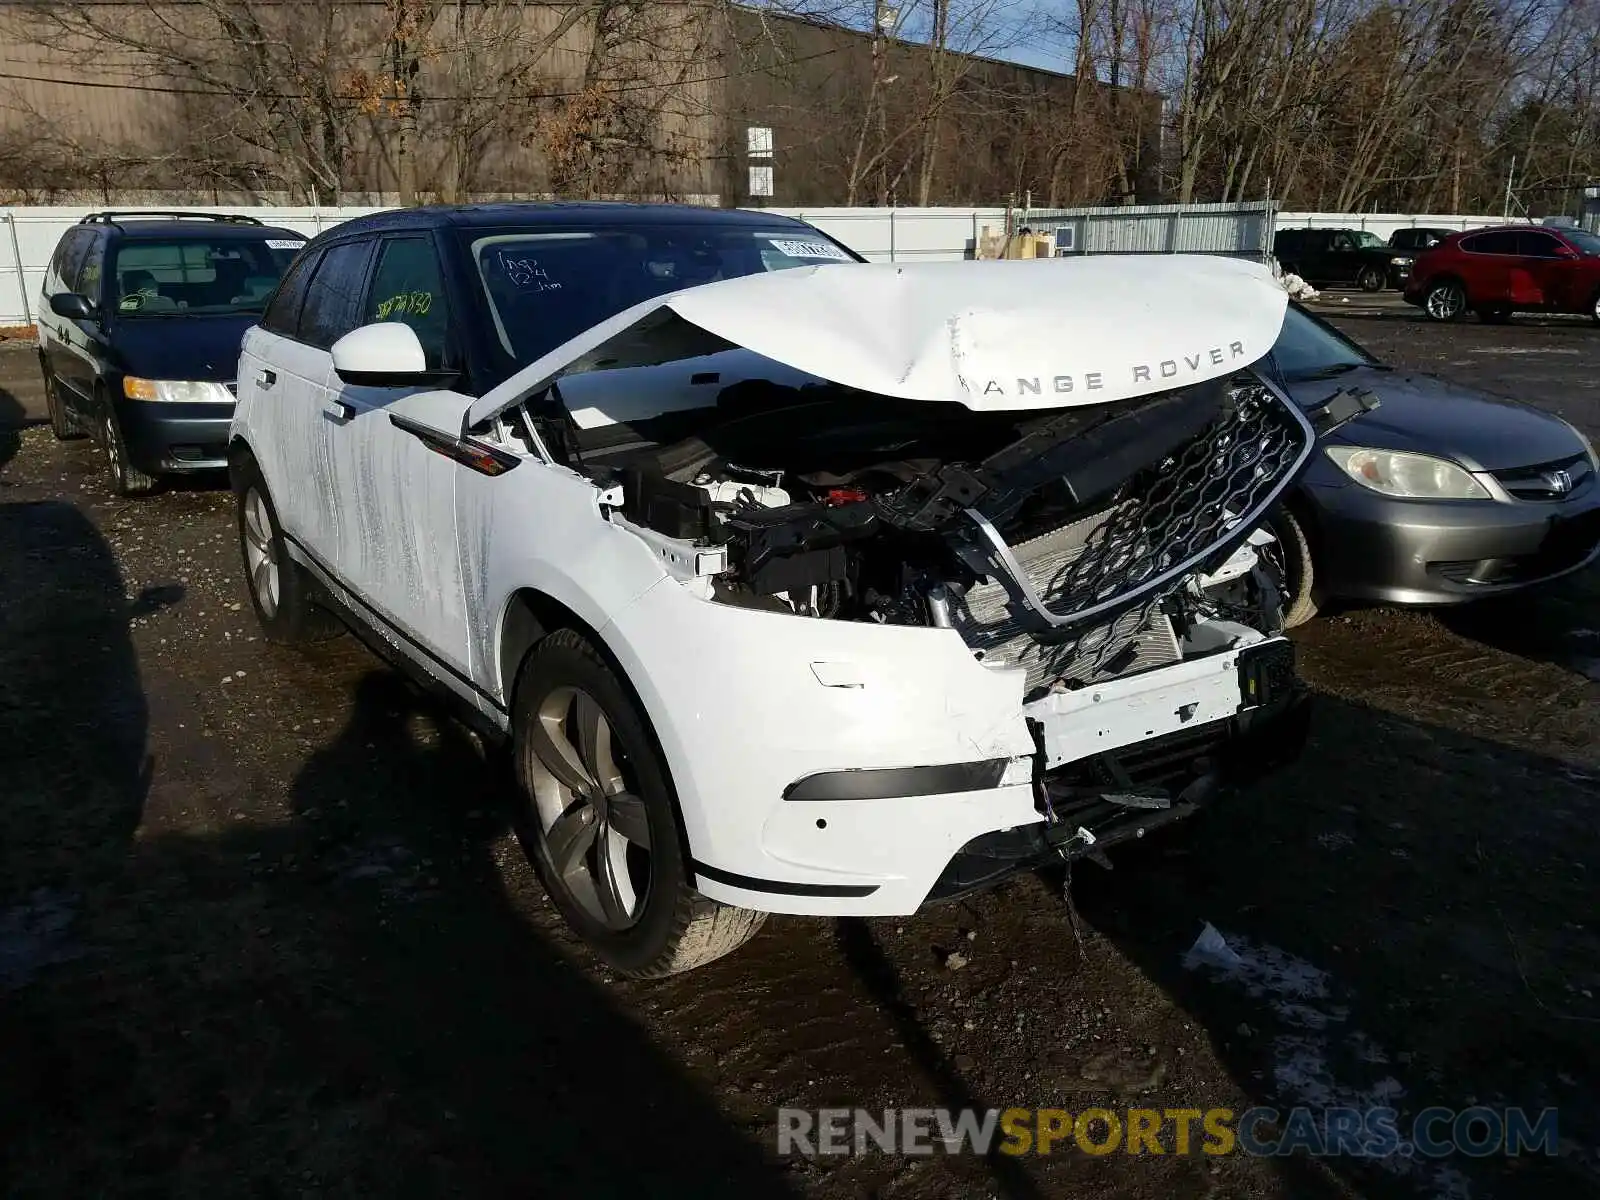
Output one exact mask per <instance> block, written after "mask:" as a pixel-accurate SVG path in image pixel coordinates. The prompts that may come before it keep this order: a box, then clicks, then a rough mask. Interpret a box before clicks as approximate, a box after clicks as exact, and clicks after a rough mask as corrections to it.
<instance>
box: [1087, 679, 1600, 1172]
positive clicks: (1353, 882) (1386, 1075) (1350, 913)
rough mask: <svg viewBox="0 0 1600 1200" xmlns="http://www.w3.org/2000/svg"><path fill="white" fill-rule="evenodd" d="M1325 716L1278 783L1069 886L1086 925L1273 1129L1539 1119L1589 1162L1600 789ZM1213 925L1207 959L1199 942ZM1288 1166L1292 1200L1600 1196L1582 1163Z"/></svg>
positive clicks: (1381, 725) (1511, 761) (1457, 746)
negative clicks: (1304, 1114) (1338, 1115)
mask: <svg viewBox="0 0 1600 1200" xmlns="http://www.w3.org/2000/svg"><path fill="white" fill-rule="evenodd" d="M1317 700H1318V703H1317V709H1316V713H1315V716H1314V725H1313V730H1314V732H1313V738H1312V742H1311V745H1310V746H1309V747H1308V749H1307V751H1306V753H1305V755H1304V757H1303V758H1302V759H1301V760H1300V761H1299V762H1298V763H1297V764H1296V765H1295V766H1294V767H1292V768H1290V769H1289V770H1287V771H1285V772H1283V773H1282V774H1280V775H1277V776H1275V777H1273V778H1272V779H1271V780H1269V781H1268V782H1266V783H1265V784H1263V785H1260V786H1257V787H1255V788H1252V789H1251V790H1249V791H1247V792H1245V793H1243V794H1241V795H1239V796H1237V797H1234V798H1233V799H1232V800H1231V801H1230V802H1228V803H1227V804H1226V805H1225V806H1223V807H1220V808H1218V809H1216V810H1214V811H1213V812H1211V813H1210V814H1208V815H1206V816H1205V817H1204V818H1202V819H1200V820H1198V821H1196V822H1194V823H1192V824H1190V825H1189V826H1188V827H1187V828H1184V827H1179V828H1177V829H1174V830H1173V831H1171V833H1170V834H1169V835H1168V836H1165V837H1163V838H1161V839H1159V840H1158V841H1156V842H1154V843H1152V844H1150V845H1146V846H1140V847H1138V848H1135V849H1132V850H1131V851H1130V852H1128V853H1126V854H1124V855H1123V856H1121V857H1120V858H1119V859H1118V861H1117V863H1116V869H1115V870H1114V871H1113V872H1111V873H1109V874H1108V873H1103V872H1098V871H1092V870H1090V869H1089V868H1083V869H1081V873H1080V874H1079V876H1078V882H1077V884H1076V898H1077V904H1078V906H1079V908H1080V911H1081V912H1082V914H1083V915H1084V916H1085V917H1086V918H1087V919H1088V921H1089V922H1090V923H1091V924H1092V925H1093V926H1094V927H1095V928H1097V929H1098V930H1099V931H1100V932H1101V933H1102V934H1103V935H1104V936H1105V937H1107V938H1108V939H1110V941H1111V942H1112V943H1113V945H1114V946H1115V947H1116V949H1117V951H1119V952H1120V953H1122V954H1125V955H1126V956H1127V957H1128V958H1130V959H1131V960H1132V961H1134V962H1135V963H1136V964H1138V965H1139V967H1140V968H1141V969H1142V970H1143V971H1144V972H1145V973H1146V975H1147V976H1148V977H1149V978H1150V979H1152V980H1154V981H1155V982H1157V983H1158V984H1159V985H1160V986H1161V987H1162V988H1163V989H1165V990H1166V991H1168V992H1169V993H1170V994H1171V995H1172V996H1173V997H1174V998H1175V999H1176V1001H1177V1002H1178V1003H1179V1004H1180V1005H1182V1006H1183V1007H1184V1008H1185V1009H1186V1010H1187V1011H1188V1012H1189V1013H1190V1014H1192V1016H1193V1017H1194V1018H1195V1019H1196V1020H1197V1021H1199V1022H1202V1023H1203V1025H1204V1027H1205V1028H1206V1029H1207V1031H1208V1033H1209V1035H1210V1039H1211V1041H1212V1043H1213V1045H1214V1046H1215V1048H1216V1050H1217V1053H1218V1055H1219V1057H1220V1058H1221V1060H1222V1061H1223V1062H1224V1063H1225V1064H1226V1066H1227V1067H1228V1069H1229V1071H1230V1073H1231V1075H1232V1076H1233V1078H1234V1079H1235V1081H1236V1082H1237V1083H1238V1085H1239V1086H1240V1087H1241V1088H1242V1089H1243V1090H1244V1091H1245V1092H1246V1093H1247V1094H1248V1095H1249V1096H1250V1097H1251V1100H1252V1101H1253V1102H1254V1103H1257V1104H1260V1105H1265V1106H1270V1107H1273V1108H1275V1109H1278V1110H1279V1111H1280V1113H1282V1114H1283V1115H1284V1121H1286V1120H1287V1113H1288V1110H1289V1109H1291V1108H1293V1107H1294V1106H1296V1105H1305V1106H1310V1107H1313V1108H1317V1109H1321V1108H1324V1107H1327V1106H1349V1107H1353V1108H1358V1109H1370V1108H1373V1107H1392V1108H1395V1109H1398V1110H1399V1111H1400V1114H1401V1117H1400V1121H1399V1129H1400V1132H1401V1133H1402V1134H1404V1133H1405V1132H1406V1131H1407V1129H1408V1124H1407V1121H1408V1118H1409V1117H1410V1116H1414V1115H1415V1114H1416V1113H1417V1112H1418V1111H1419V1110H1421V1109H1423V1108H1426V1107H1428V1106H1431V1105H1443V1106H1447V1107H1449V1108H1452V1109H1465V1108H1468V1107H1471V1106H1472V1105H1475V1104H1481V1105H1488V1106H1493V1107H1497V1108H1500V1109H1502V1110H1503V1109H1504V1108H1505V1107H1506V1106H1521V1107H1523V1108H1524V1109H1526V1110H1527V1111H1528V1112H1529V1113H1530V1115H1531V1116H1533V1117H1537V1115H1538V1114H1539V1113H1540V1112H1541V1111H1542V1110H1544V1109H1546V1108H1550V1107H1555V1108H1558V1109H1559V1118H1558V1119H1559V1129H1560V1137H1561V1138H1562V1139H1563V1141H1562V1145H1563V1147H1564V1149H1567V1150H1570V1147H1571V1145H1577V1146H1586V1147H1593V1146H1594V1145H1595V1144H1596V1142H1597V1140H1600V1107H1597V1105H1596V1100H1595V1097H1594V1095H1593V1093H1592V1092H1590V1091H1589V1090H1588V1084H1587V1081H1589V1080H1592V1079H1593V1078H1594V1077H1595V1073H1596V1072H1597V1071H1600V1039H1597V1038H1596V1030H1597V1028H1600V1002H1597V1001H1596V1000H1595V999H1594V996H1595V995H1597V994H1600V927H1597V925H1596V924H1595V922H1594V909H1593V895H1594V880H1593V878H1592V864H1593V863H1594V862H1596V861H1600V832H1597V829H1596V825H1595V822H1594V799H1595V789H1596V780H1595V779H1594V778H1592V777H1591V776H1589V775H1588V774H1586V773H1585V772H1583V771H1580V770H1575V769H1574V768H1572V767H1571V766H1569V765H1567V764H1563V763H1560V762H1558V761H1555V760H1553V759H1549V758H1542V757H1539V756H1535V755H1531V754H1526V753H1522V752H1519V751H1516V750H1512V749H1509V748H1507V747H1505V746H1502V745H1499V744H1497V743H1493V742H1489V741H1485V740H1482V739H1479V738H1474V737H1471V736H1466V735H1463V734H1459V733H1454V732H1451V731H1449V730H1445V729H1441V728H1438V727H1435V726H1429V725H1423V724H1419V723H1417V722H1414V721H1411V720H1408V719H1405V718H1403V717H1399V716H1396V715H1393V714H1391V713H1388V712H1383V711H1379V710H1377V709H1373V708H1369V707H1367V706H1365V705H1360V704H1354V703H1350V702H1347V701H1343V700H1338V699H1334V698H1331V697H1327V696H1319V697H1318V698H1317ZM1464 780H1465V781H1470V782H1469V783H1468V784H1467V785H1466V786H1463V781H1464ZM1535 798H1536V799H1535ZM1208 924H1209V925H1210V926H1211V927H1212V928H1213V929H1215V930H1216V931H1217V932H1218V934H1220V941H1218V940H1214V939H1207V940H1206V941H1205V942H1200V941H1199V939H1200V935H1201V934H1202V933H1203V932H1204V931H1205V930H1206V928H1207V925H1208ZM1197 942H1199V944H1197ZM1284 1127H1285V1126H1284V1123H1283V1122H1280V1124H1279V1125H1278V1126H1276V1127H1275V1128H1274V1127H1272V1126H1263V1127H1262V1129H1263V1132H1264V1133H1265V1134H1266V1135H1268V1136H1272V1135H1273V1134H1274V1132H1278V1133H1281V1132H1282V1131H1283V1130H1284ZM1569 1141H1570V1145H1569ZM1584 1153H1586V1154H1587V1155H1588V1157H1587V1158H1586V1159H1585V1158H1583V1157H1582V1155H1583V1154H1584ZM1280 1165H1281V1166H1282V1168H1283V1169H1284V1171H1285V1175H1286V1178H1289V1179H1292V1180H1294V1181H1295V1182H1294V1194H1296V1195H1301V1194H1308V1195H1309V1194H1313V1190H1312V1182H1313V1179H1314V1178H1315V1177H1316V1176H1317V1175H1318V1174H1320V1173H1322V1172H1323V1171H1326V1172H1328V1173H1329V1174H1328V1175H1323V1178H1328V1177H1329V1176H1330V1175H1331V1176H1332V1177H1338V1178H1340V1179H1342V1181H1343V1182H1344V1183H1345V1184H1346V1185H1348V1186H1352V1187H1355V1188H1357V1189H1359V1190H1360V1191H1361V1192H1362V1194H1371V1195H1380V1194H1381V1195H1388V1194H1392V1195H1395V1196H1397V1197H1398V1196H1410V1195H1416V1194H1418V1191H1419V1189H1420V1191H1421V1192H1422V1194H1435V1195H1456V1194H1466V1193H1465V1192H1457V1191H1454V1190H1452V1189H1453V1188H1455V1187H1457V1186H1459V1185H1460V1184H1461V1183H1462V1182H1463V1181H1465V1180H1468V1179H1470V1180H1471V1181H1472V1183H1473V1185H1474V1187H1475V1188H1476V1187H1477V1185H1479V1184H1487V1185H1488V1186H1487V1191H1488V1192H1489V1194H1492V1195H1496V1196H1505V1195H1522V1194H1527V1195H1576V1194H1579V1193H1580V1192H1583V1191H1592V1190H1593V1189H1594V1187H1595V1185H1596V1181H1597V1180H1600V1159H1596V1158H1595V1157H1594V1152H1593V1151H1592V1150H1589V1151H1586V1152H1579V1154H1578V1156H1577V1157H1573V1156H1570V1155H1569V1156H1568V1157H1564V1158H1561V1159H1553V1158H1550V1157H1546V1156H1544V1155H1525V1156H1522V1157H1519V1158H1507V1157H1505V1156H1503V1155H1493V1156H1489V1157H1484V1158H1480V1159H1470V1158H1467V1157H1464V1156H1461V1155H1456V1156H1454V1157H1452V1158H1449V1159H1445V1160H1434V1159H1425V1158H1418V1159H1411V1158H1405V1159H1393V1160H1390V1161H1389V1162H1388V1163H1387V1164H1385V1165H1381V1166H1380V1165H1376V1164H1371V1163H1363V1162H1362V1161H1360V1160H1359V1159H1355V1158H1332V1159H1324V1160H1323V1161H1322V1164H1321V1165H1320V1166H1318V1165H1316V1164H1314V1163H1312V1162H1311V1161H1310V1160H1309V1159H1306V1158H1303V1157H1298V1156H1297V1157H1296V1158H1290V1159H1285V1160H1280ZM1474 1194H1481V1192H1480V1191H1476V1190H1475V1191H1474Z"/></svg>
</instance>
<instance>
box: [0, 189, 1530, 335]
mask: <svg viewBox="0 0 1600 1200" xmlns="http://www.w3.org/2000/svg"><path fill="white" fill-rule="evenodd" d="M104 207H105V206H104V205H75V206H69V207H58V208H43V207H17V208H0V325H20V324H26V323H28V322H31V321H33V320H34V319H35V317H36V316H37V315H38V313H37V308H38V304H39V290H40V287H41V286H42V285H43V283H44V272H45V267H46V266H47V265H48V264H49V262H50V256H51V254H53V253H54V252H55V248H56V243H57V242H58V241H60V240H61V235H62V234H63V233H64V232H65V231H66V230H67V229H68V228H69V227H70V226H72V225H74V224H76V223H77V222H78V221H79V220H81V219H82V218H83V217H84V216H86V215H87V214H88V213H91V212H96V211H100V210H102V209H103V208H104ZM1218 207H1221V206H1207V205H1199V206H1194V208H1195V210H1196V211H1195V214H1194V217H1195V220H1193V221H1191V220H1190V219H1189V217H1183V218H1182V224H1183V225H1184V226H1185V228H1186V229H1187V227H1188V226H1190V225H1193V226H1194V227H1195V228H1196V229H1200V228H1205V227H1209V226H1210V225H1214V224H1216V225H1218V227H1219V228H1220V227H1221V226H1220V224H1218V219H1213V217H1212V215H1211V214H1210V213H1209V212H1207V211H1203V210H1207V209H1211V208H1218ZM119 211H128V212H138V211H167V212H172V211H189V212H225V213H235V214H239V215H242V216H248V217H255V218H256V219H257V220H259V221H263V222H265V223H267V224H270V225H279V226H283V227H285V228H288V229H294V230H297V231H299V232H301V233H304V234H306V235H308V236H311V235H315V234H317V233H320V232H321V231H322V230H324V229H327V228H329V227H331V226H334V225H337V224H339V222H341V221H347V220H349V219H350V218H351V217H357V216H361V215H363V214H365V213H370V212H378V211H380V210H379V209H376V208H358V207H343V208H310V207H307V208H265V207H258V208H237V207H228V206H220V207H218V206H200V205H196V206H190V207H188V208H186V209H185V208H180V209H161V210H153V209H137V208H134V209H127V210H119ZM766 211H769V212H775V213H780V214H782V215H785V216H794V217H799V218H800V219H801V220H804V221H809V222H810V223H811V224H813V225H815V226H816V227H817V228H819V229H821V230H823V231H824V232H826V233H828V234H831V235H832V236H833V237H836V238H838V239H839V241H841V242H843V243H844V244H845V245H847V246H849V247H850V248H851V249H853V250H855V251H857V252H859V253H860V254H862V255H863V256H865V257H866V258H868V259H871V260H872V261H874V262H948V261H958V260H960V259H965V258H970V257H972V255H973V252H974V251H975V249H976V246H977V239H978V235H979V233H980V232H981V231H982V229H983V227H984V226H986V225H987V226H989V227H991V228H993V229H995V230H1000V229H1003V228H1004V227H1005V220H1006V210H1005V209H1004V208H1002V207H974V208H785V209H768V210H766ZM1069 211H1072V212H1078V213H1080V214H1087V213H1089V212H1090V211H1091V210H1069ZM1092 211H1093V213H1094V214H1095V216H1094V219H1095V220H1105V221H1111V222H1112V224H1111V225H1108V226H1107V229H1108V230H1109V229H1113V228H1114V226H1115V221H1116V219H1118V218H1119V217H1126V216H1127V214H1118V213H1117V211H1116V210H1115V209H1097V210H1092ZM1158 211H1159V212H1162V213H1165V212H1169V211H1171V212H1176V211H1177V210H1176V209H1161V210H1156V209H1149V210H1144V209H1140V210H1134V212H1135V213H1136V214H1138V213H1145V212H1150V213H1155V212H1158ZM1033 215H1034V216H1035V217H1037V218H1039V220H1036V222H1035V223H1036V224H1038V225H1041V226H1042V225H1044V224H1048V223H1050V220H1049V218H1048V216H1047V215H1046V214H1045V213H1044V212H1043V211H1042V210H1034V214H1033ZM1015 216H1016V218H1017V220H1018V221H1023V220H1027V219H1029V214H1026V213H1024V212H1022V211H1021V210H1016V212H1015ZM1074 219H1079V218H1074ZM1081 219H1084V220H1087V219H1089V218H1088V217H1087V216H1082V217H1081ZM1229 219H1230V220H1234V218H1229ZM1060 220H1061V218H1057V220H1056V222H1055V223H1060ZM1500 223H1502V222H1501V218H1499V217H1495V216H1482V215H1468V214H1459V213H1458V214H1448V215H1444V214H1429V213H1308V212H1285V213H1279V214H1277V226H1278V228H1280V229H1281V228H1290V227H1296V226H1299V227H1312V228H1328V227H1335V228H1347V229H1367V230H1370V231H1371V232H1373V233H1375V234H1377V235H1378V236H1379V237H1380V238H1385V239H1387V238H1388V236H1389V235H1390V234H1391V233H1393V232H1394V231H1395V230H1396V229H1400V228H1404V227H1406V226H1416V225H1424V226H1435V227H1438V228H1445V229H1475V228H1479V227H1481V226H1484V225H1496V224H1500ZM1161 227H1162V228H1167V224H1166V223H1163V224H1162V226H1161ZM1173 228H1176V226H1173ZM1230 228H1231V226H1230ZM1085 233H1086V234H1087V230H1086V231H1085ZM1231 236H1233V235H1231V234H1230V237H1231ZM1179 244H1183V245H1188V242H1187V241H1185V242H1182V243H1176V242H1171V243H1163V244H1162V245H1161V246H1159V247H1157V246H1155V245H1154V244H1152V247H1151V248H1152V249H1172V248H1174V246H1176V245H1179ZM1207 244H1208V245H1209V243H1207ZM1081 248H1082V249H1086V250H1087V251H1088V252H1090V253H1093V252H1094V251H1095V250H1096V249H1105V248H1114V249H1125V248H1126V247H1125V246H1123V245H1122V243H1121V242H1118V243H1117V245H1116V246H1111V244H1110V243H1107V244H1106V246H1100V245H1099V243H1098V242H1097V241H1096V240H1095V239H1087V240H1086V243H1085V245H1084V246H1083V247H1081ZM1227 248H1228V249H1230V250H1232V251H1234V252H1238V249H1239V247H1238V246H1237V245H1234V244H1232V243H1230V244H1229V246H1228V247H1227Z"/></svg>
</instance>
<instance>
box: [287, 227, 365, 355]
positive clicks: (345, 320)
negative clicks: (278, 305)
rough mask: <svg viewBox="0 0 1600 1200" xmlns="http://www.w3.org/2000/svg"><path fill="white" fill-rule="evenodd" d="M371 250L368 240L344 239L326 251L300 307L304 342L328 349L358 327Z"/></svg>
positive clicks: (300, 335) (313, 274)
mask: <svg viewBox="0 0 1600 1200" xmlns="http://www.w3.org/2000/svg"><path fill="white" fill-rule="evenodd" d="M371 252H372V243H371V242H365V241H364V242H342V243H340V244H339V245H337V246H331V247H329V248H328V250H327V251H326V252H325V253H324V254H323V256H322V261H321V262H319V263H318V264H317V269H316V270H315V271H314V272H313V273H312V275H311V283H310V286H309V287H307V289H306V301H305V305H304V307H303V308H301V310H300V332H299V337H300V340H301V341H302V342H309V343H310V344H311V345H313V346H318V347H320V348H321V349H323V350H326V349H328V347H330V346H332V345H333V344H334V343H335V342H337V341H338V340H339V339H340V338H342V337H343V336H344V335H345V334H347V333H349V332H350V331H351V330H352V329H354V328H355V327H356V323H357V312H358V309H359V306H360V303H361V285H362V284H363V283H364V282H366V274H367V273H366V266H367V259H368V257H369V256H370V254H371Z"/></svg>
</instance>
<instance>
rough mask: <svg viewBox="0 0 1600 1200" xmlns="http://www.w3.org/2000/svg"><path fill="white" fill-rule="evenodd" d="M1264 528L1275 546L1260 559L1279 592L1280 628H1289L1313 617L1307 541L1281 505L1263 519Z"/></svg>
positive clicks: (1312, 575)
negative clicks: (1274, 576) (1280, 600)
mask: <svg viewBox="0 0 1600 1200" xmlns="http://www.w3.org/2000/svg"><path fill="white" fill-rule="evenodd" d="M1267 529H1268V531H1269V532H1271V534H1272V536H1273V537H1274V538H1276V539H1277V544H1276V545H1274V546H1271V547H1268V548H1266V549H1265V550H1264V551H1263V557H1264V558H1265V559H1266V562H1267V568H1268V569H1269V570H1270V571H1271V572H1272V573H1273V574H1274V575H1276V576H1277V584H1278V590H1279V591H1281V592H1282V593H1283V627H1284V628H1285V629H1293V628H1294V627H1295V626H1296V625H1304V624H1305V623H1306V622H1307V621H1309V620H1311V618H1312V617H1314V616H1316V615H1317V601H1316V598H1315V596H1314V594H1313V588H1314V586H1315V583H1316V569H1315V566H1314V564H1313V562H1312V559H1311V542H1310V539H1308V538H1307V537H1306V532H1305V530H1304V529H1303V528H1301V525H1300V522H1299V521H1297V520H1296V519H1295V517H1294V514H1293V513H1291V512H1290V511H1289V510H1288V509H1287V508H1285V507H1282V506H1280V507H1279V508H1278V509H1277V510H1276V511H1274V512H1273V514H1272V515H1271V516H1270V517H1268V518H1267Z"/></svg>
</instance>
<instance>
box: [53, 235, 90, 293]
mask: <svg viewBox="0 0 1600 1200" xmlns="http://www.w3.org/2000/svg"><path fill="white" fill-rule="evenodd" d="M93 236H94V235H93V234H92V233H90V232H89V231H88V230H87V229H74V230H73V231H72V232H71V233H69V234H68V235H67V237H66V240H64V241H63V242H62V246H61V272H60V275H59V280H60V288H61V290H62V291H63V292H76V291H77V290H78V287H77V284H78V276H79V275H80V274H81V273H82V271H83V257H84V254H85V253H86V252H87V251H88V249H89V239H90V238H92V237H93Z"/></svg>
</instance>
